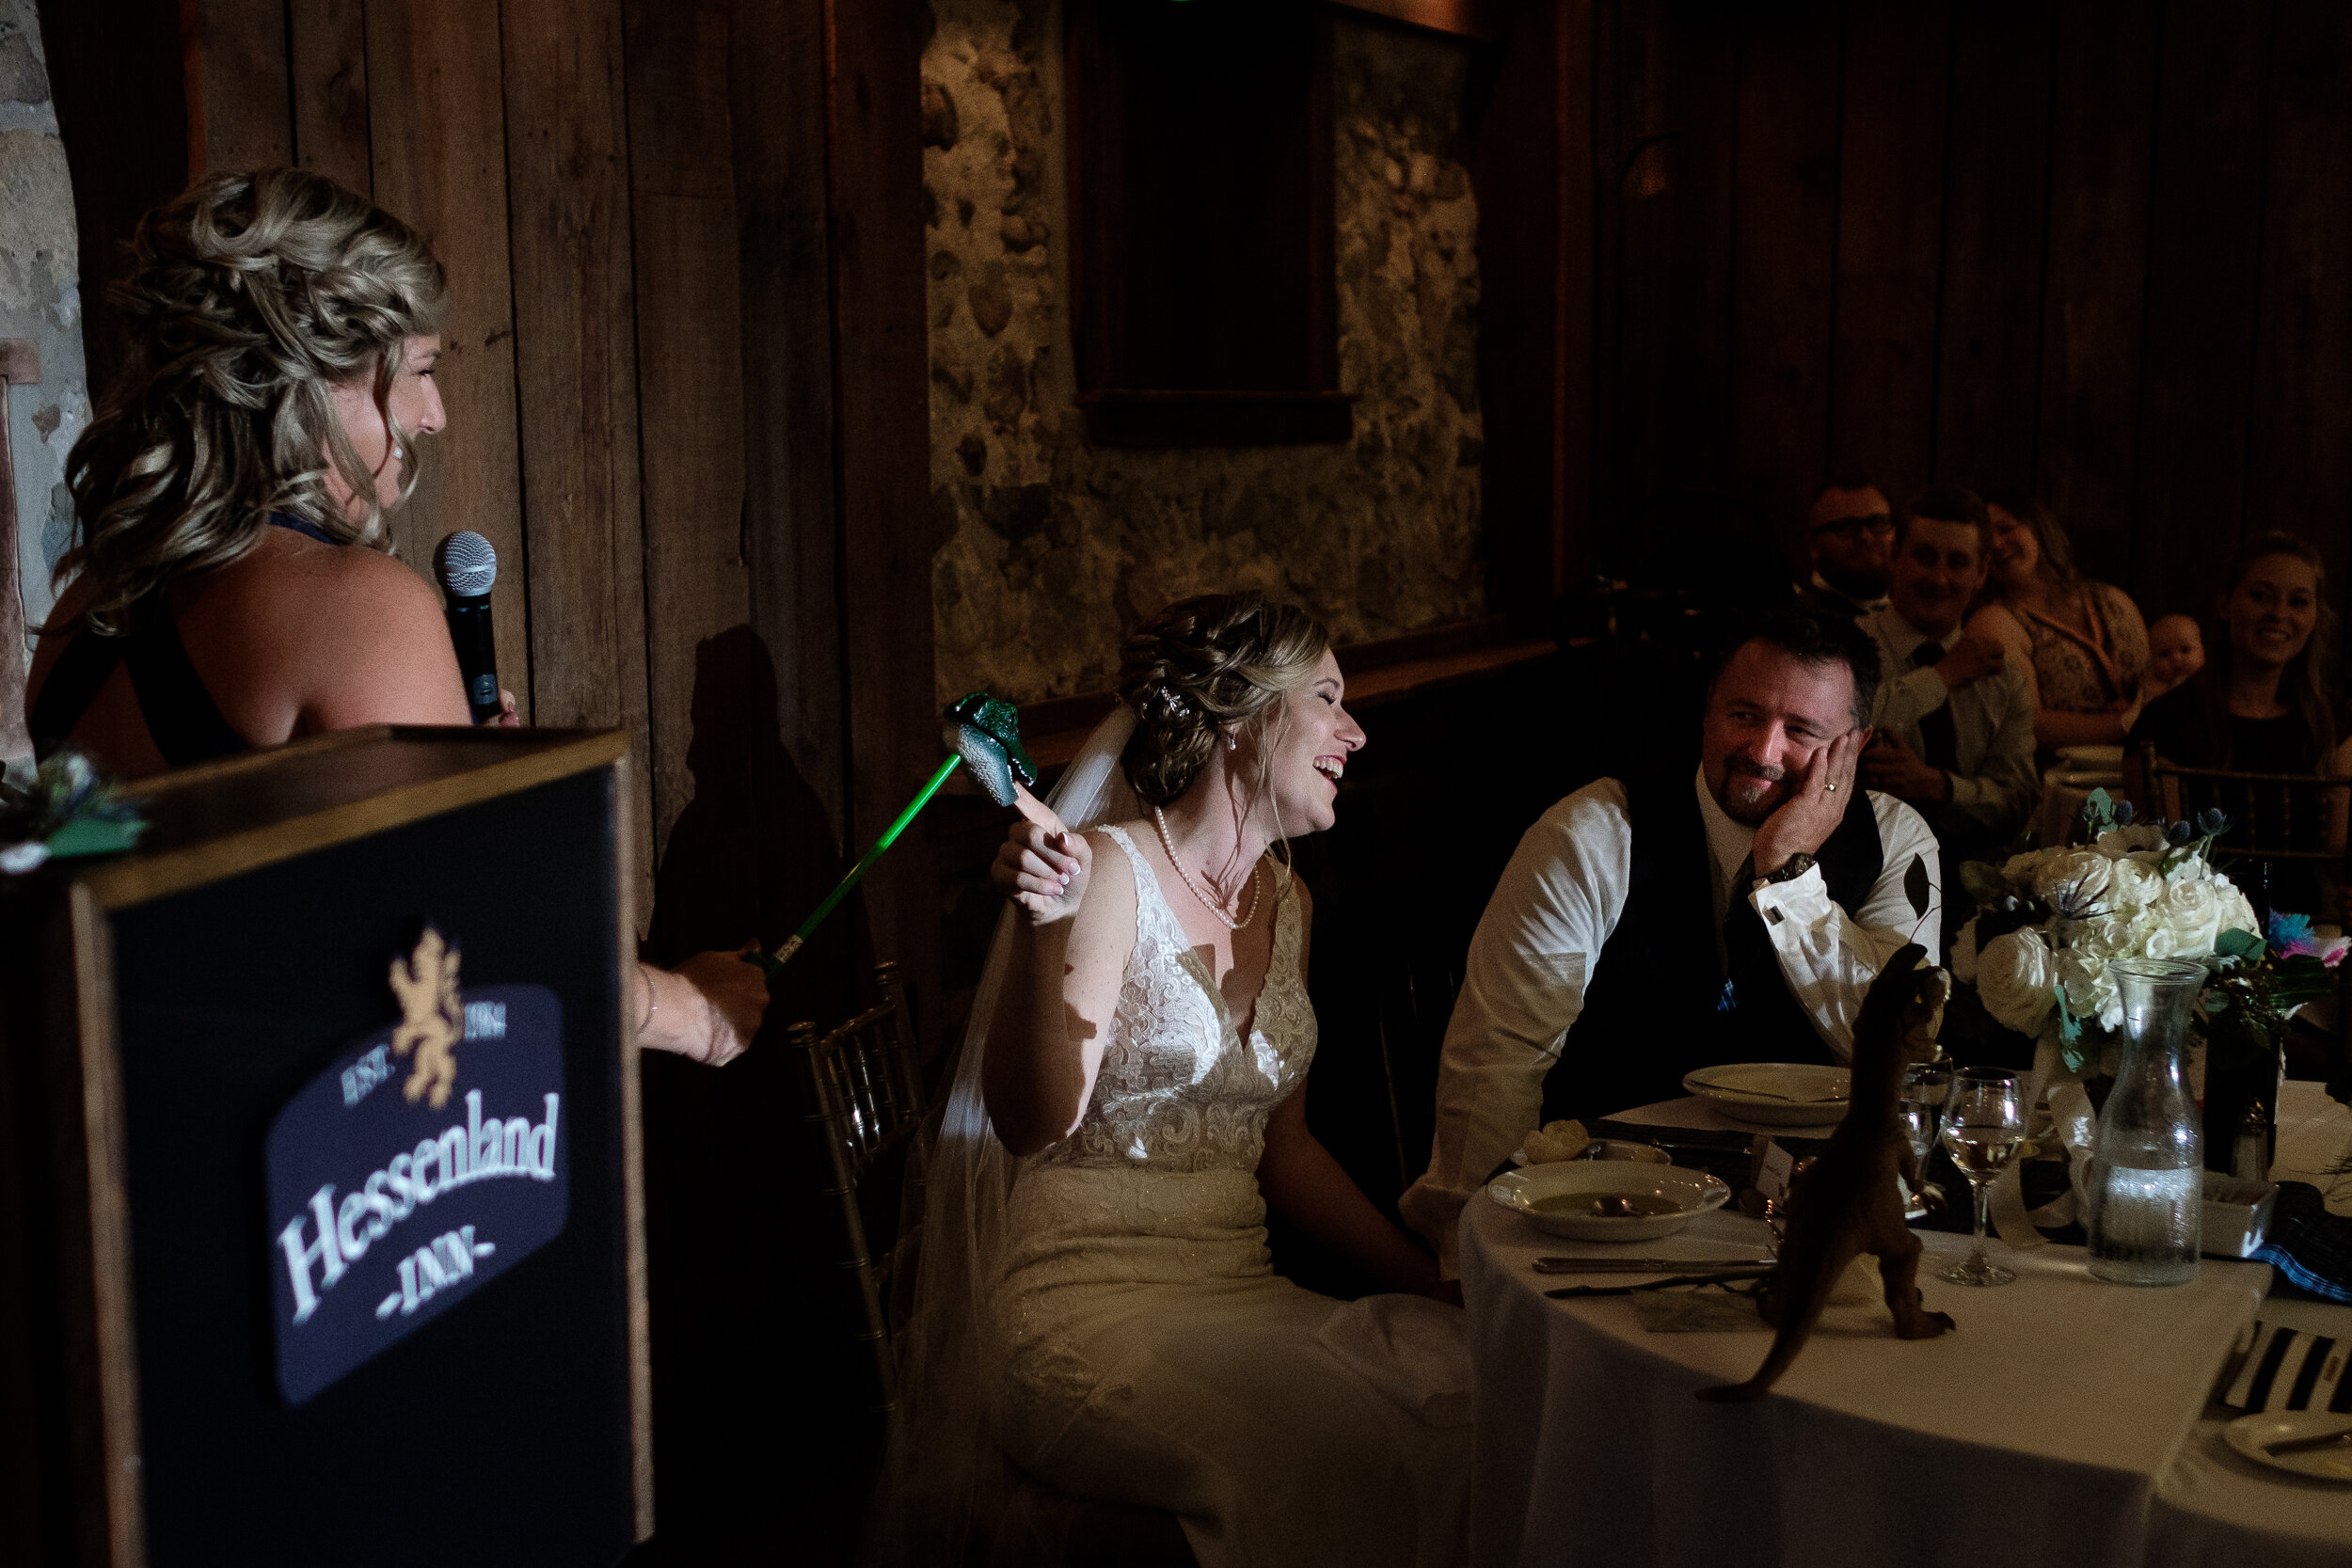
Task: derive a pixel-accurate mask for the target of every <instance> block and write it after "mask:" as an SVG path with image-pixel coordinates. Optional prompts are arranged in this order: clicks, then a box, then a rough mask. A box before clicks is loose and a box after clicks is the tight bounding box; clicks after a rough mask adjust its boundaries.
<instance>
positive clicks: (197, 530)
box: [25, 168, 767, 1061]
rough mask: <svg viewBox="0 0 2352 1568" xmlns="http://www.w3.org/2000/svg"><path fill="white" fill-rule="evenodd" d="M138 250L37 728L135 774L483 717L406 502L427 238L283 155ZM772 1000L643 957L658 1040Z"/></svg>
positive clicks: (434, 311) (700, 962) (419, 374)
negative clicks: (122, 343)
mask: <svg viewBox="0 0 2352 1568" xmlns="http://www.w3.org/2000/svg"><path fill="white" fill-rule="evenodd" d="M131 262H132V264H131V272H130V275H129V277H127V278H126V279H125V280H124V281H123V282H121V283H120V284H119V285H117V286H116V288H115V289H114V290H113V291H112V292H111V294H110V297H111V299H112V301H113V303H114V305H115V306H116V308H117V309H119V310H120V311H121V313H122V316H123V322H124V325H125V326H126V327H127V328H128V331H129V336H130V341H131V353H130V356H129V359H128V361H127V362H126V364H125V365H124V368H123V371H122V373H121V375H120V376H119V378H118V379H117V380H116V382H115V384H114V386H113V387H112V388H109V389H108V391H107V393H106V396H105V398H104V400H103V404H102V405H101V407H100V410H99V413H98V417H97V418H96V419H95V420H92V421H91V424H90V427H89V429H88V430H87V431H86V432H84V433H83V436H82V437H81V439H80V440H78V441H76V442H75V443H74V447H73V451H72V455H71V457H70V458H69V459H68V460H67V464H66V483H67V486H68V488H69V489H70V490H71V492H72V496H73V502H74V515H75V531H74V538H73V544H72V547H71V548H70V549H68V550H67V551H66V553H65V555H64V557H63V558H62V559H61V560H60V561H59V562H58V563H57V578H58V580H59V583H60V585H61V589H62V592H61V594H60V596H59V599H58V603H57V609H56V614H55V615H54V616H53V617H52V618H51V620H50V622H49V624H48V625H47V626H44V627H42V628H41V637H40V646H39V647H38V649H37V650H36V652H35V655H34V658H33V667H32V671H31V673H30V677H29V679H28V681H27V683H26V689H25V710H26V716H27V719H28V721H29V724H30V727H31V729H32V732H33V740H34V744H35V747H36V749H37V750H38V751H40V753H41V754H43V755H46V754H48V753H49V752H54V751H55V750H56V749H57V748H58V747H59V746H62V745H64V744H66V743H68V742H69V741H70V742H72V744H73V745H75V746H77V747H79V748H81V749H82V750H84V751H86V752H89V753H90V754H91V755H93V756H95V757H96V758H97V759H98V760H99V761H100V762H101V763H102V764H103V765H104V766H105V767H106V768H109V769H111V770H112V771H114V772H116V773H118V774H119V775H121V776H123V777H125V778H141V777H145V776H146V775H149V774H152V773H157V772H161V771H163V770H164V769H165V768H181V767H186V766H188V765H190V764H193V763H199V762H204V761H208V760H210V759H213V758H216V757H225V756H231V755H234V754H236V753H238V752H246V751H249V750H252V749H253V748H256V747H262V746H275V745H279V744H282V743H283V742H285V741H288V740H293V739H295V738H298V737H300V736H310V735H317V734H320V733H322V732H324V731H326V730H337V729H348V728H352V727H355V726H358V725H363V724H466V723H469V722H470V721H471V714H470V710H469V707H468V705H467V702H466V694H465V688H464V685H463V683H462V681H461V679H460V677H459V675H458V670H457V657H456V654H455V652H454V651H453V648H452V646H451V643H450V637H449V629H448V626H447V625H446V623H445V622H444V621H443V619H442V612H441V606H440V602H439V599H438V597H437V595H436V594H435V593H434V591H433V589H432V588H431V587H429V586H428V585H427V584H426V583H425V581H424V579H423V578H421V577H419V576H418V575H417V574H416V573H415V572H414V571H412V570H410V569H409V568H408V567H407V566H405V565H404V564H402V563H401V562H399V561H397V560H395V559H393V557H392V556H391V554H390V553H389V552H390V548H391V542H390V534H389V530H388V528H387V526H386V520H385V519H386V515H387V514H389V512H391V511H392V510H394V509H395V508H397V507H398V506H400V505H401V504H402V503H403V502H404V501H405V500H406V499H407V498H408V496H409V495H410V494H411V492H413V491H414V490H415V488H416V483H417V476H418V472H419V469H420V465H421V451H420V450H419V449H420V442H421V440H422V439H423V438H425V437H428V436H433V435H435V434H437V433H438V432H439V431H440V430H441V429H442V428H443V427H444V426H445V425H446V424H447V422H448V415H447V412H446V411H445V410H444V409H443V407H442V405H441V394H440V392H439V390H438V388H437V387H436V386H435V384H434V379H433V372H434V364H435V361H436V359H437V356H438V355H439V353H440V342H441V341H440V339H439V337H438V336H437V327H438V325H439V323H440V320H441V315H442V311H443V309H444V305H445V302H446V293H447V289H446V282H445V279H444V277H443V274H442V271H441V264H440V262H439V261H437V260H435V258H434V256H433V252H432V251H431V249H430V248H428V247H427V246H426V245H425V243H424V241H423V239H422V238H421V237H420V236H419V235H418V234H417V232H416V231H415V230H412V229H410V228H409V227H408V226H407V225H406V224H405V223H403V222H401V220H400V219H398V218H396V217H394V216H392V215H391V214H389V213H387V212H385V211H383V210H382V209H381V208H379V207H375V206H373V205H371V204H370V203H369V202H368V201H367V199H366V198H363V197H359V196H356V195H354V194H353V193H352V192H350V191H347V190H345V189H343V188H342V186H340V185H338V184H336V183H335V182H332V181H330V180H327V179H325V178H324V177H322V176H320V175H317V174H312V173H309V172H306V171H304V170H301V169H282V168H281V169H269V170H263V171H262V172H260V173H256V174H218V175H215V176H213V177H212V178H210V179H208V180H206V181H204V182H202V183H200V184H199V185H197V186H195V187H194V188H193V189H191V190H189V191H188V192H187V193H186V194H185V195H183V196H182V197H180V198H177V199H175V200H173V201H170V202H167V204H165V205H164V206H162V207H159V208H157V209H155V210H154V211H153V212H151V213H149V214H147V215H146V216H145V217H143V218H141V219H140V220H139V225H138V230H137V232H136V233H135V236H134V237H133V240H132V243H131ZM501 705H502V706H503V707H504V709H505V711H504V712H503V713H502V714H501V722H504V723H508V724H512V723H515V722H516V717H515V712H514V700H513V698H512V696H511V695H508V694H506V693H501ZM690 976H691V978H690ZM766 1004H767V994H766V991H765V989H764V986H763V983H762V982H761V980H760V978H759V976H758V974H757V972H756V971H755V970H753V969H752V968H751V967H750V966H748V965H745V964H741V963H738V962H736V961H735V960H734V958H732V957H731V956H728V955H712V954H704V955H701V956H699V957H698V958H694V959H691V960H690V961H689V962H688V963H687V964H686V965H685V966H684V967H683V969H682V970H681V972H680V973H678V974H669V973H665V972H661V971H656V970H650V969H646V968H644V966H640V976H639V985H638V987H637V1006H638V1014H639V1025H640V1027H639V1037H640V1040H641V1042H642V1043H644V1044H645V1045H649V1046H653V1047H656V1048H658V1049H662V1050H668V1051H675V1052H678V1053H683V1054H687V1055H691V1056H695V1057H698V1058H700V1059H703V1060H706V1061H723V1060H724V1059H726V1058H727V1057H729V1056H732V1055H734V1054H736V1053H739V1052H740V1051H741V1050H742V1048H743V1045H744V1043H745V1042H747V1041H748V1040H749V1039H750V1037H751V1036H752V1034H753V1032H754V1031H755V1029H756V1028H757V1026H758V1021H759V1018H760V1015H761V1012H762V1010H763V1009H764V1008H765V1006H766Z"/></svg>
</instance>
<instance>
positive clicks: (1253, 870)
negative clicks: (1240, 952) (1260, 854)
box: [1152, 806, 1259, 931]
mask: <svg viewBox="0 0 2352 1568" xmlns="http://www.w3.org/2000/svg"><path fill="white" fill-rule="evenodd" d="M1152 825H1153V826H1155V827H1157V828H1158V829H1159V831H1160V847H1161V848H1163V849H1165V850H1167V851H1168V864H1170V865H1172V866H1174V867H1175V868H1176V875H1177V876H1179V877H1182V878H1183V879H1184V886H1186V887H1188V888H1190V889H1191V890H1192V895H1193V896H1194V897H1195V898H1198V899H1200V907H1201V908H1202V909H1204V910H1207V911H1209V912H1210V913H1211V914H1213V915H1215V916H1216V918H1217V920H1218V922H1219V923H1220V924H1222V925H1223V926H1224V927H1225V928H1226V929H1227V930H1229V931H1238V930H1240V929H1241V928H1242V927H1244V926H1247V925H1248V924H1249V923H1250V921H1252V920H1254V919H1256V918H1257V914H1258V892H1259V884H1258V868H1257V867H1256V866H1255V865H1252V866H1251V867H1250V868H1249V907H1248V909H1246V910H1244V911H1241V918H1240V919H1239V920H1236V919H1234V918H1233V917H1232V915H1230V914H1227V913H1226V912H1225V906H1224V905H1222V904H1220V903H1219V902H1217V900H1216V899H1215V898H1212V897H1210V896H1209V890H1208V889H1207V888H1204V887H1202V886H1201V885H1200V883H1199V882H1197V881H1194V880H1193V878H1192V873H1191V872H1189V871H1187V870H1185V869H1184V862H1183V861H1180V860H1178V859H1177V858H1176V846H1175V844H1174V843H1173V842H1172V841H1171V840H1170V839H1169V838H1168V815H1167V814H1166V813H1165V812H1163V811H1161V810H1160V808H1159V807H1157V806H1153V807H1152Z"/></svg>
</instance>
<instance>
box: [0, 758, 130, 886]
mask: <svg viewBox="0 0 2352 1568" xmlns="http://www.w3.org/2000/svg"><path fill="white" fill-rule="evenodd" d="M146 830H147V821H146V818H144V817H142V816H140V815H139V810H138V807H137V806H135V805H134V804H132V803H131V802H130V801H128V800H123V799H122V798H121V797H120V796H119V795H118V794H117V793H116V791H115V785H114V783H113V781H111V780H109V779H108V778H107V777H106V776H105V775H104V774H103V773H102V772H101V771H100V770H99V768H98V765H97V764H96V763H94V762H92V761H91V760H90V759H89V758H88V756H87V755H86V754H85V753H83V752H78V751H76V750H74V749H73V748H72V747H70V746H69V747H65V748H63V749H61V750H59V751H58V752H56V755H54V756H52V757H50V758H49V760H48V761H46V762H44V763H42V764H41V765H40V768H38V769H36V770H35V772H34V774H33V778H32V782H31V783H30V784H11V783H9V782H8V781H7V780H6V779H0V873H7V874H8V875H22V874H23V873H24V872H27V871H30V870H32V869H34V868H35V867H36V866H39V865H40V864H42V863H45V862H47V861H49V860H52V859H63V858H67V857H70V856H74V855H110V854H116V853H119V851H121V850H124V849H128V848H131V847H133V846H135V845H136V844H137V843H138V841H139V834H140V833H142V832H145V831H146Z"/></svg>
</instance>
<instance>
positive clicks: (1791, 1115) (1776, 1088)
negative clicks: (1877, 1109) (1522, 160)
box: [1682, 1062, 1851, 1127]
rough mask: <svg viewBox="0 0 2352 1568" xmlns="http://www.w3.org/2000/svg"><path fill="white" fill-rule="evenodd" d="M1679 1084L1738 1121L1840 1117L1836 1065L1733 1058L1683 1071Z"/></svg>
mask: <svg viewBox="0 0 2352 1568" xmlns="http://www.w3.org/2000/svg"><path fill="white" fill-rule="evenodd" d="M1682 1086H1683V1087H1684V1088H1686V1089H1689V1090H1690V1091H1691V1092H1692V1094H1694V1095H1697V1096H1698V1097H1699V1098H1700V1099H1701V1100H1704V1101H1707V1102H1708V1103H1709V1104H1711V1105H1713V1106H1714V1107H1715V1108H1716V1109H1717V1110H1719V1111H1721V1112H1723V1113H1724V1115H1725V1116H1727V1117H1734V1118H1735V1119H1737V1120H1740V1121H1756V1122H1762V1123H1764V1124H1765V1125H1767V1126H1770V1127H1829V1126H1834V1125H1836V1123H1838V1122H1841V1121H1843V1120H1845V1119H1846V1105H1847V1099H1846V1097H1847V1095H1848V1094H1849V1093H1850V1092H1851V1091H1850V1090H1849V1088H1848V1086H1847V1073H1846V1069H1844V1068H1842V1067H1815V1066H1809V1065H1807V1064H1804V1063H1802V1062H1735V1063H1729V1064H1726V1065H1725V1066H1723V1067H1703V1068H1700V1069H1698V1070H1697V1071H1695V1072H1690V1073H1685V1074H1684V1075H1683V1079H1682Z"/></svg>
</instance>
